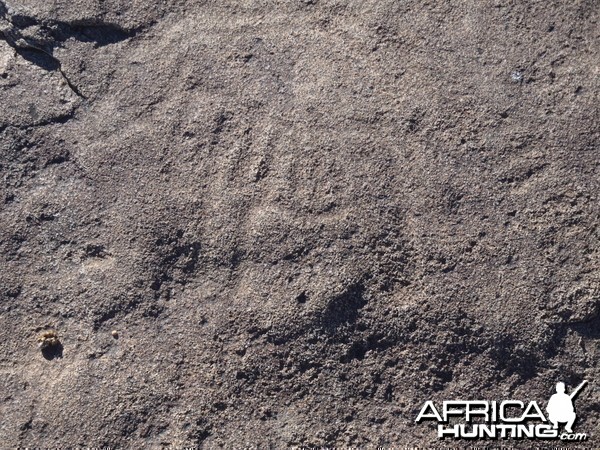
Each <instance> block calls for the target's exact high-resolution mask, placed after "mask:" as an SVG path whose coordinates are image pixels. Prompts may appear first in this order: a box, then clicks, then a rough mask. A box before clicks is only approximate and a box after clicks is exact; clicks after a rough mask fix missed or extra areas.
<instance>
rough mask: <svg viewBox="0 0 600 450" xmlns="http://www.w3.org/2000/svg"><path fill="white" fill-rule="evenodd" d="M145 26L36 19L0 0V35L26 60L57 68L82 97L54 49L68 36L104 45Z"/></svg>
mask: <svg viewBox="0 0 600 450" xmlns="http://www.w3.org/2000/svg"><path fill="white" fill-rule="evenodd" d="M151 25H152V24H149V25H147V26H151ZM147 26H141V27H138V28H134V29H129V30H128V29H124V28H122V27H120V26H119V25H116V24H111V23H105V22H102V21H73V22H64V21H59V20H38V19H36V18H33V17H31V16H27V15H23V14H21V13H18V12H15V11H14V10H13V9H12V8H11V7H9V6H8V5H7V4H6V3H5V2H4V1H3V0H0V38H2V39H4V40H5V41H6V42H7V43H8V44H9V45H10V46H11V47H12V48H14V49H15V51H16V52H17V53H18V54H19V55H20V56H21V57H23V58H24V59H26V60H27V61H29V62H31V63H33V64H35V65H37V66H39V67H41V68H42V69H44V70H47V71H57V72H59V73H60V75H61V76H62V78H63V79H64V81H65V82H66V83H67V85H68V86H69V88H70V89H71V91H73V92H74V93H75V94H76V95H77V96H78V97H80V98H82V99H87V97H86V96H85V95H83V93H82V92H81V91H80V90H79V88H78V87H77V86H76V85H75V84H74V83H73V82H72V81H71V80H70V78H69V77H68V76H67V74H66V73H65V72H64V70H63V68H62V64H61V62H60V60H59V59H58V58H56V57H55V56H54V49H55V48H57V47H59V46H60V45H62V43H63V42H65V41H66V40H68V39H70V38H74V39H77V40H78V41H81V42H93V43H94V44H95V46H96V47H103V46H105V45H109V44H114V43H117V42H121V41H124V40H126V39H130V38H132V37H134V36H135V35H136V34H138V33H139V32H141V31H142V30H144V29H145V28H146V27H147Z"/></svg>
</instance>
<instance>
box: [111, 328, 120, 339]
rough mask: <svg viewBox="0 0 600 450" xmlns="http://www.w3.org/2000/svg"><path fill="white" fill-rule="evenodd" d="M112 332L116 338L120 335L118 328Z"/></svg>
mask: <svg viewBox="0 0 600 450" xmlns="http://www.w3.org/2000/svg"><path fill="white" fill-rule="evenodd" d="M110 334H112V337H114V338H115V339H117V338H118V337H119V332H118V331H117V330H112V331H111V333H110Z"/></svg>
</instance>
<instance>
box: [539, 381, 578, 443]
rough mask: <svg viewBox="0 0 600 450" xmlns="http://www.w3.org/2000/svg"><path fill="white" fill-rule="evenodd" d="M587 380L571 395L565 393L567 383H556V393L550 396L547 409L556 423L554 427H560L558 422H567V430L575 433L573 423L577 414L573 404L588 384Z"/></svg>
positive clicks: (549, 416) (549, 415)
mask: <svg viewBox="0 0 600 450" xmlns="http://www.w3.org/2000/svg"><path fill="white" fill-rule="evenodd" d="M586 383H587V380H583V382H582V383H581V384H580V385H579V386H577V387H576V388H575V389H574V390H573V392H571V394H570V395H567V394H565V383H556V394H554V395H553V396H552V397H550V401H549V402H548V406H547V407H546V411H548V418H549V419H550V422H552V424H553V425H554V426H553V427H552V428H553V429H555V430H557V429H558V422H566V423H567V425H566V426H565V431H566V432H567V433H573V424H574V423H575V419H576V418H577V415H576V414H575V408H574V406H573V399H574V398H575V397H576V396H577V394H579V391H581V389H583V387H584V386H585V385H586Z"/></svg>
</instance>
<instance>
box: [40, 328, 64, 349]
mask: <svg viewBox="0 0 600 450" xmlns="http://www.w3.org/2000/svg"><path fill="white" fill-rule="evenodd" d="M38 343H39V346H40V348H41V349H42V350H43V349H45V348H48V347H54V346H55V345H58V344H59V340H58V334H57V333H56V331H54V330H48V331H44V332H43V333H42V334H40V335H39V337H38Z"/></svg>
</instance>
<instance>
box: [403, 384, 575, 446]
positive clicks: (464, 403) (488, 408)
mask: <svg viewBox="0 0 600 450" xmlns="http://www.w3.org/2000/svg"><path fill="white" fill-rule="evenodd" d="M586 384H587V381H585V380H584V381H583V382H582V383H580V384H579V385H578V386H577V387H576V388H575V389H573V390H572V391H571V393H570V394H567V393H566V387H565V384H564V383H562V382H560V383H557V384H556V393H555V394H553V395H552V396H551V397H550V400H549V401H548V405H547V406H546V412H547V414H548V416H547V417H546V415H544V413H543V412H542V409H541V408H540V407H539V406H538V404H537V402H536V401H530V402H529V403H527V404H526V403H524V402H522V401H520V400H504V401H501V402H497V401H488V400H451V401H444V402H442V405H441V408H439V409H438V408H436V406H435V404H434V403H433V402H432V401H431V400H429V401H426V402H425V404H424V405H423V407H422V408H421V411H420V412H419V414H418V416H417V418H416V420H415V422H417V423H420V422H422V421H426V420H433V421H435V422H437V435H438V437H439V438H441V439H444V438H456V439H560V440H562V441H584V440H586V439H587V434H585V433H574V432H573V425H574V423H575V420H576V419H577V415H576V413H575V407H574V406H573V400H574V399H575V397H577V395H578V394H579V393H580V392H581V390H582V389H583V388H584V387H585V385H586ZM451 421H452V424H450V422H451ZM559 424H565V425H564V431H563V432H562V433H560V432H559V428H560V426H559Z"/></svg>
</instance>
